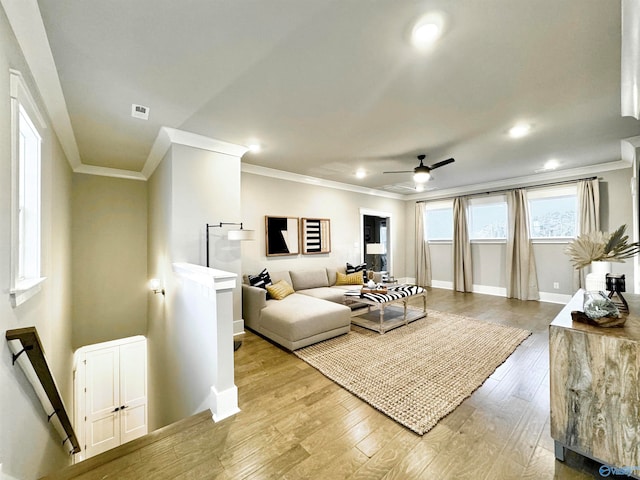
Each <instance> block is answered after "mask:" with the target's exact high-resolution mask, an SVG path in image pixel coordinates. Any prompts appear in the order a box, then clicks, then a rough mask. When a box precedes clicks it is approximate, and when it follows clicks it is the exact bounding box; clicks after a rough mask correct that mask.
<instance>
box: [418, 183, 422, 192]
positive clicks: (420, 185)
mask: <svg viewBox="0 0 640 480" xmlns="http://www.w3.org/2000/svg"><path fill="white" fill-rule="evenodd" d="M416 192H424V184H423V183H418V184H416Z"/></svg>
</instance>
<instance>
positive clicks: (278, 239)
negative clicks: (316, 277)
mask: <svg viewBox="0 0 640 480" xmlns="http://www.w3.org/2000/svg"><path fill="white" fill-rule="evenodd" d="M264 222H265V239H266V247H267V257H272V256H278V255H298V254H299V253H300V241H299V237H300V232H299V228H298V217H269V216H265V217H264Z"/></svg>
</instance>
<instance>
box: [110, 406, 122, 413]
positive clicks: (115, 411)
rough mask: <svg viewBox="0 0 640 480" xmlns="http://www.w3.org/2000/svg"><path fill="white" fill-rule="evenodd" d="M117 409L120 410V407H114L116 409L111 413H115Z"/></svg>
mask: <svg viewBox="0 0 640 480" xmlns="http://www.w3.org/2000/svg"><path fill="white" fill-rule="evenodd" d="M118 410H120V407H116V409H115V410H114V411H113V412H111V413H116V412H117V411H118Z"/></svg>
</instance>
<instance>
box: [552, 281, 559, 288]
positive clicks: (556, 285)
mask: <svg viewBox="0 0 640 480" xmlns="http://www.w3.org/2000/svg"><path fill="white" fill-rule="evenodd" d="M553 288H555V289H556V290H558V289H559V288H560V283H558V282H553Z"/></svg>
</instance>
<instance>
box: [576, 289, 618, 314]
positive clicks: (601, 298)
mask: <svg viewBox="0 0 640 480" xmlns="http://www.w3.org/2000/svg"><path fill="white" fill-rule="evenodd" d="M583 311H584V313H585V315H586V316H587V317H589V318H590V319H592V320H598V319H601V318H604V317H608V318H618V317H620V312H619V311H618V307H616V306H615V304H614V303H613V302H612V301H611V300H610V299H609V297H608V296H607V295H606V294H605V293H604V292H594V291H586V292H584V303H583Z"/></svg>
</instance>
